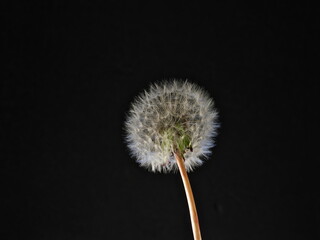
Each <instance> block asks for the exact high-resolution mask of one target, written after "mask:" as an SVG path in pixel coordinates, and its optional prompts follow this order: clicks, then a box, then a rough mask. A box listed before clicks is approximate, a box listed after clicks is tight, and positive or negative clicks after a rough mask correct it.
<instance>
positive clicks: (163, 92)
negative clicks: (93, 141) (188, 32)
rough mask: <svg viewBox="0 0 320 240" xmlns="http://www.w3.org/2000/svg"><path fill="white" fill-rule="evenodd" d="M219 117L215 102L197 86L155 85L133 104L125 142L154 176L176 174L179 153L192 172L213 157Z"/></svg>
mask: <svg viewBox="0 0 320 240" xmlns="http://www.w3.org/2000/svg"><path fill="white" fill-rule="evenodd" d="M217 117H218V112H217V110H216V109H215V108H214V103H213V100H212V99H211V98H210V97H209V96H208V94H207V93H206V92H205V91H204V90H202V89H201V88H200V87H199V86H197V85H196V84H193V83H190V82H188V81H181V80H173V81H165V82H162V83H160V84H152V85H151V86H150V88H149V90H148V91H144V92H143V93H141V94H140V95H139V96H138V97H137V98H136V99H135V101H134V102H133V103H132V106H131V109H130V111H129V114H128V117H127V119H126V122H125V129H126V141H127V143H128V147H129V149H130V151H131V153H132V155H133V156H134V157H135V158H136V159H137V162H138V163H139V164H140V165H141V166H143V167H146V168H147V169H149V170H151V171H153V172H170V171H177V169H178V165H177V163H176V160H175V158H174V154H173V151H176V150H178V151H179V152H180V153H181V154H182V155H183V157H184V159H185V166H186V169H187V171H192V170H193V169H194V168H195V167H197V166H200V165H202V163H203V159H204V158H207V157H208V156H209V155H210V153H211V148H212V147H213V146H214V137H215V136H216V134H217V128H218V123H217Z"/></svg>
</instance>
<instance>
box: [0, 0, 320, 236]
mask: <svg viewBox="0 0 320 240" xmlns="http://www.w3.org/2000/svg"><path fill="white" fill-rule="evenodd" d="M2 5H3V6H2V8H1V14H2V17H3V21H2V23H4V24H3V25H2V28H1V38H2V42H3V43H2V48H3V50H4V51H3V52H4V53H3V55H2V59H3V60H5V63H3V65H2V66H4V69H5V71H4V77H3V78H2V80H1V141H2V144H1V153H0V154H1V155H0V157H1V165H2V166H3V168H2V170H1V171H2V173H1V176H2V178H3V181H2V183H3V187H2V190H1V192H2V194H1V195H2V197H1V199H2V204H1V205H2V207H3V210H2V212H1V215H2V218H3V219H4V220H5V224H4V225H2V226H1V232H2V233H1V235H2V237H1V238H2V239H33V240H37V239H68V240H71V239H79V240H82V239H89V240H95V239H97V240H98V239H192V231H191V226H190V221H189V213H188V208H187V202H186V199H185V195H184V190H183V186H182V183H181V180H180V176H179V175H178V174H176V175H175V174H154V173H150V172H148V171H146V170H145V169H143V168H140V167H139V166H138V165H137V164H136V163H135V161H134V159H132V158H130V156H129V152H128V149H127V148H126V146H125V144H124V141H123V137H124V132H123V122H124V120H125V114H126V112H127V111H128V109H129V107H130V102H131V101H132V100H133V98H134V96H136V95H137V94H138V93H139V92H140V91H142V90H143V89H145V88H147V87H148V85H149V84H150V83H152V82H155V81H158V80H162V79H166V78H182V79H185V78H188V79H189V80H190V81H192V82H195V83H198V84H199V85H201V86H202V87H203V88H205V89H206V90H207V91H208V92H209V93H210V95H211V96H212V97H213V98H214V100H215V103H216V107H217V108H218V110H219V112H220V122H221V128H220V130H219V136H218V137H217V146H216V147H215V148H214V149H213V155H212V157H210V159H208V160H207V161H206V163H205V164H204V165H203V166H202V167H200V168H198V169H197V170H196V171H194V172H193V173H191V174H190V179H191V183H192V186H193V189H194V194H195V198H196V202H197V206H198V214H199V219H200V223H201V229H202V235H203V239H216V240H218V239H230V240H231V239H260V240H263V239H301V240H302V239H303V240H304V239H316V238H317V237H319V235H320V234H319V230H318V227H319V218H320V216H319V189H318V187H317V184H316V180H317V179H318V177H317V169H316V168H315V165H314V163H313V161H312V159H313V160H316V159H314V156H313V155H311V152H310V151H309V150H308V149H309V146H315V147H316V145H315V144H314V143H312V141H311V134H312V132H313V130H314V126H315V125H316V120H315V119H314V116H315V112H317V108H316V107H315V106H313V105H312V102H313V101H314V99H315V95H316V94H318V89H317V88H316V87H315V85H313V83H312V81H313V80H315V77H314V76H313V75H311V73H310V72H311V71H312V69H313V68H314V67H315V66H316V65H312V64H311V63H310V62H309V61H308V60H310V59H311V58H313V57H316V56H317V55H316V54H315V50H317V48H311V47H310V44H311V42H312V41H313V39H314V37H315V35H316V32H317V29H318V17H317V16H318V15H317V14H318V13H317V12H316V11H314V8H313V6H307V5H295V4H294V3H293V2H289V3H287V4H283V5H281V4H271V3H268V4H267V3H266V4H263V3H261V2H260V5H252V4H250V5H246V4H243V3H239V2H237V1H223V3H214V4H213V5H211V6H200V5H196V4H192V5H188V4H187V3H185V2H180V3H179V4H177V6H173V5H172V3H171V4H168V5H166V4H160V3H152V2H149V3H148V4H146V5H141V6H137V5H136V3H132V4H131V5H126V4H120V3H117V1H111V2H104V1H100V2H97V3H93V2H91V1H81V2H78V3H77V4H68V3H63V2H62V3H56V2H53V1H47V2H46V1H43V2H40V3H34V2H32V1H25V2H24V3H19V2H11V3H8V4H2ZM310 80H311V81H310Z"/></svg>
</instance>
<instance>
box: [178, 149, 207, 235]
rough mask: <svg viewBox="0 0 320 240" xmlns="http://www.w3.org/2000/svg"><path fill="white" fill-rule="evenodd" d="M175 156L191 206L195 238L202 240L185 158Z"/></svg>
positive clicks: (179, 155)
mask: <svg viewBox="0 0 320 240" xmlns="http://www.w3.org/2000/svg"><path fill="white" fill-rule="evenodd" d="M174 156H175V158H176V160H177V163H178V167H179V171H180V175H181V178H182V182H183V186H184V190H185V192H186V197H187V201H188V206H189V213H190V219H191V225H192V231H193V238H194V239H195V240H201V232H200V225H199V219H198V214H197V208H196V204H195V201H194V197H193V193H192V188H191V185H190V181H189V178H188V174H187V171H186V167H185V165H184V158H183V156H182V155H181V154H180V153H179V152H175V153H174Z"/></svg>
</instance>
